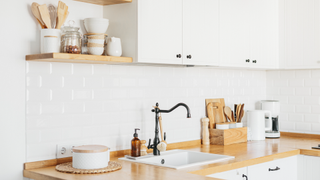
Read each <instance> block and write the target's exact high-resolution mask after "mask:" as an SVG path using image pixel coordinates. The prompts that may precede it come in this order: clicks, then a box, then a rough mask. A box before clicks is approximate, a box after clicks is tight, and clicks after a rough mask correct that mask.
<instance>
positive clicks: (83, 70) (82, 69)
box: [72, 64, 93, 76]
mask: <svg viewBox="0 0 320 180" xmlns="http://www.w3.org/2000/svg"><path fill="white" fill-rule="evenodd" d="M72 71H73V74H74V75H80V76H83V75H92V74H93V65H91V64H73V67H72Z"/></svg>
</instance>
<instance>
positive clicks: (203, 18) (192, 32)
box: [182, 0, 219, 65]
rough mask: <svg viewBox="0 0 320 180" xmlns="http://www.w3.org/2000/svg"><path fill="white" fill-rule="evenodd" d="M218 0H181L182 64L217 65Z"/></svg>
mask: <svg viewBox="0 0 320 180" xmlns="http://www.w3.org/2000/svg"><path fill="white" fill-rule="evenodd" d="M218 24H219V0H184V1H183V53H182V54H183V64H187V65H218V63H219V28H218Z"/></svg>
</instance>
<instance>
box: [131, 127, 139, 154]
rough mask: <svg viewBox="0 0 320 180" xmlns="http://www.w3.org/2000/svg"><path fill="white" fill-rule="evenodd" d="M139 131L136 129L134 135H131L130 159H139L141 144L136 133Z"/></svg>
mask: <svg viewBox="0 0 320 180" xmlns="http://www.w3.org/2000/svg"><path fill="white" fill-rule="evenodd" d="M138 130H140V129H138V128H136V129H135V130H134V131H135V133H134V134H133V137H134V138H133V139H132V141H131V156H132V157H139V156H140V147H141V142H140V139H139V138H138V133H137V131H138Z"/></svg>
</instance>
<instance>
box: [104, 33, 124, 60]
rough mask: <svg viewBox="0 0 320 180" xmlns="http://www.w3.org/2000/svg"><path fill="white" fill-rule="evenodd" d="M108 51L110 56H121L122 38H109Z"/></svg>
mask: <svg viewBox="0 0 320 180" xmlns="http://www.w3.org/2000/svg"><path fill="white" fill-rule="evenodd" d="M106 53H107V55H108V56H121V55H122V47H121V40H120V38H116V37H111V38H109V40H108V43H107V48H106Z"/></svg>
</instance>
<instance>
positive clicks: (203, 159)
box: [119, 149, 234, 169]
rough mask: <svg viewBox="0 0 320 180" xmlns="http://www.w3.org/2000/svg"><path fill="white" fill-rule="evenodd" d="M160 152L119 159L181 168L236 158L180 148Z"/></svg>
mask: <svg viewBox="0 0 320 180" xmlns="http://www.w3.org/2000/svg"><path fill="white" fill-rule="evenodd" d="M160 154H161V155H160V156H153V154H148V155H147V156H142V157H139V158H136V159H129V158H127V157H124V158H119V159H120V160H125V161H131V162H136V163H144V164H151V165H155V166H161V167H168V168H174V169H180V168H186V167H191V166H195V165H203V164H211V163H216V162H220V161H225V160H230V159H233V158H234V156H226V155H219V154H209V153H202V152H194V151H186V150H179V149H178V150H171V151H166V152H162V153H160Z"/></svg>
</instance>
